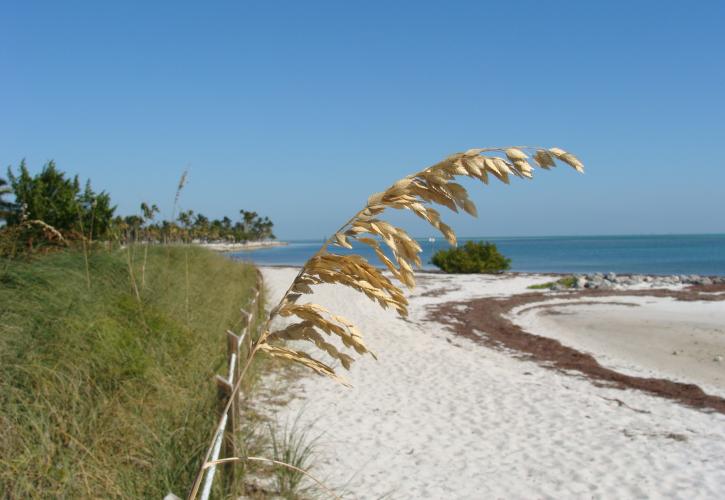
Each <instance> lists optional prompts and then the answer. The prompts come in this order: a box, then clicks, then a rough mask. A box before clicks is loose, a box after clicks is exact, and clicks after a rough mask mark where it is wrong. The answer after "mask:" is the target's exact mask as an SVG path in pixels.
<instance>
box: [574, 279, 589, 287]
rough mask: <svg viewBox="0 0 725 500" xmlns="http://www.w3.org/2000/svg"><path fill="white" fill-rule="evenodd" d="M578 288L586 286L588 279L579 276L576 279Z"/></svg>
mask: <svg viewBox="0 0 725 500" xmlns="http://www.w3.org/2000/svg"><path fill="white" fill-rule="evenodd" d="M575 286H576V287H577V288H586V286H587V279H586V278H584V277H579V278H577V279H576V285H575Z"/></svg>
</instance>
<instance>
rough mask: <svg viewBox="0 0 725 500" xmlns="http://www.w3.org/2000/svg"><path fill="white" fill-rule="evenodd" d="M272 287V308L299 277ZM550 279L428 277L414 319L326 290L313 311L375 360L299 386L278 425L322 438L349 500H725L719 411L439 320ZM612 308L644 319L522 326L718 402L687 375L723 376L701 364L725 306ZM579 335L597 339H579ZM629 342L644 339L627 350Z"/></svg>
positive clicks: (609, 312) (555, 319) (659, 302)
mask: <svg viewBox="0 0 725 500" xmlns="http://www.w3.org/2000/svg"><path fill="white" fill-rule="evenodd" d="M263 273H264V278H265V282H266V286H267V288H268V294H269V301H270V303H276V302H277V300H278V299H279V297H280V296H281V294H282V293H283V292H284V290H286V289H287V287H288V285H289V284H290V282H291V280H292V279H293V278H294V276H295V274H296V269H292V268H263ZM550 279H551V278H550V277H547V276H540V275H539V276H521V275H520V276H512V275H507V276H503V277H486V276H449V275H440V274H426V273H421V274H420V275H419V286H418V288H416V290H415V291H414V292H413V294H412V296H411V300H410V317H409V318H408V319H406V320H403V319H401V318H398V317H396V315H395V314H394V313H392V312H390V311H382V310H380V309H379V308H378V307H377V306H375V305H374V304H372V303H371V302H369V301H368V300H367V299H365V297H363V296H362V295H360V294H358V293H356V292H354V291H352V290H349V289H344V288H340V287H334V286H324V287H321V288H319V289H318V291H316V292H315V294H314V295H313V296H311V298H312V299H313V300H314V301H315V302H319V303H321V304H323V305H325V306H327V307H329V308H330V309H332V310H333V311H335V312H336V313H339V314H342V315H344V316H347V317H348V318H350V319H352V320H353V321H355V322H356V324H357V325H358V326H359V327H360V329H361V330H362V331H363V333H364V335H365V339H366V343H367V344H368V345H369V347H370V348H371V349H372V350H373V351H374V352H375V353H376V354H377V356H378V361H375V360H374V359H372V358H371V357H365V358H362V359H359V360H358V361H357V362H356V363H355V364H354V365H353V367H352V369H351V371H350V372H349V373H345V372H344V370H343V369H342V368H340V371H341V373H343V374H344V375H346V376H347V378H348V380H349V381H350V383H351V384H352V385H353V387H352V388H351V389H348V388H345V387H342V386H340V385H338V384H335V383H334V382H332V381H330V380H327V379H324V378H321V377H319V376H315V375H310V376H306V377H302V378H301V379H300V380H298V381H296V382H294V383H293V386H292V387H290V388H289V389H288V392H289V393H291V394H293V395H294V396H295V398H294V399H293V400H292V401H291V402H290V403H289V404H288V405H287V406H283V407H275V408H274V409H272V408H270V409H268V411H269V412H272V411H273V410H274V411H276V414H275V415H274V417H275V418H276V419H277V421H278V422H279V423H280V424H282V425H283V424H284V423H285V422H291V421H293V420H294V419H295V418H297V417H298V416H300V415H301V417H300V418H301V420H302V421H303V422H306V423H310V424H311V425H312V426H313V427H312V431H311V432H312V435H316V434H318V435H320V439H319V441H318V445H317V455H316V458H315V460H314V464H315V469H313V473H314V474H316V475H317V476H318V477H320V478H322V479H324V480H325V482H326V483H328V484H329V485H331V486H333V487H336V488H339V489H338V491H339V492H342V493H344V497H345V498H365V499H368V498H370V499H374V498H395V499H397V498H400V499H420V498H429V499H482V498H557V499H561V498H688V499H690V498H723V497H725V415H724V414H723V413H721V412H718V411H712V410H702V409H695V408H692V407H688V406H686V405H684V404H681V403H680V402H677V401H673V400H672V399H667V398H664V397H660V396H655V395H652V394H649V393H646V392H643V391H640V390H633V389H625V390H622V389H617V388H613V387H611V386H609V385H607V384H602V383H597V384H595V383H593V381H592V380H589V379H587V378H585V377H583V376H578V375H577V374H572V373H565V372H562V371H561V370H554V369H551V368H548V367H546V366H543V365H542V364H541V363H539V362H536V361H533V360H530V359H528V358H526V357H524V356H521V355H519V353H517V352H516V351H513V350H510V349H501V348H494V347H490V346H487V345H483V344H481V343H479V342H477V341H476V340H475V339H471V338H467V337H463V336H461V335H458V334H456V333H454V332H453V331H452V330H451V328H450V326H446V325H445V324H443V323H442V322H438V321H435V320H432V319H431V318H429V314H430V311H431V309H430V308H431V307H434V306H436V305H437V304H442V303H446V302H452V301H457V302H461V301H467V300H469V299H474V298H480V297H501V298H502V299H504V298H506V297H510V296H511V295H512V294H523V293H531V290H527V288H526V287H527V286H528V285H530V284H534V283H543V282H546V281H549V280H550ZM544 294H545V292H541V296H542V297H544V296H545V295H544ZM562 300H564V297H562ZM608 300H609V299H608ZM617 301H630V302H636V303H637V304H638V306H637V307H626V306H612V305H609V306H606V305H577V306H573V305H560V306H556V308H555V309H550V310H553V311H558V312H563V313H565V314H558V315H557V314H545V313H543V312H542V311H545V310H546V309H545V308H541V309H539V310H537V309H536V308H534V309H529V312H523V313H522V312H521V311H518V312H519V313H520V314H516V311H513V312H512V315H513V316H515V317H516V319H515V321H516V322H520V323H521V324H522V325H525V328H526V329H527V330H535V331H532V333H535V334H537V335H551V336H552V337H556V338H557V339H560V340H561V341H562V342H567V343H571V344H573V346H574V347H577V348H580V349H582V350H586V351H589V352H592V353H594V354H596V357H597V359H599V357H600V355H601V357H602V360H603V361H602V364H606V363H610V364H611V365H612V366H614V367H617V368H620V367H621V368H622V369H631V370H635V371H637V373H650V372H657V373H662V374H666V375H671V376H673V377H678V378H682V379H683V380H688V381H692V382H698V383H699V382H702V386H703V388H707V389H708V390H718V389H722V387H723V386H722V382H721V381H722V379H719V380H720V381H718V374H717V373H715V374H714V375H713V374H712V373H711V372H709V371H708V372H707V373H705V370H704V369H703V370H702V371H697V372H695V371H693V372H692V373H690V372H689V368H688V367H691V366H693V365H692V364H689V365H687V364H686V363H687V359H690V360H691V362H692V363H701V364H703V365H704V364H707V363H709V365H708V366H709V367H712V366H714V365H717V366H716V367H715V368H716V369H717V368H719V369H720V370H725V363H716V362H714V361H712V359H710V360H709V361H708V359H707V358H708V356H710V354H712V356H711V358H712V357H714V356H715V355H716V353H715V352H712V353H708V352H707V351H708V350H710V349H712V350H716V349H720V348H721V347H722V345H723V343H722V342H723V339H722V337H723V335H725V334H724V333H723V330H722V325H723V323H722V322H720V321H721V319H722V318H723V317H725V315H723V310H725V302H711V303H708V304H706V305H705V304H704V303H702V302H699V301H696V302H688V303H679V302H676V301H674V300H668V299H659V298H658V299H656V300H655V299H652V300H650V299H647V298H643V297H634V298H632V297H630V298H621V297H618V298H617ZM457 307H460V308H462V309H465V308H466V306H465V305H460V306H457ZM528 307H530V306H528ZM524 308H525V307H522V309H524ZM537 311H538V312H537ZM703 317H704V318H706V319H702V318H703ZM648 318H649V319H648ZM439 319H440V320H441V321H442V320H443V318H439ZM650 320H651V321H655V320H656V321H655V322H654V323H652V324H650V323H648V321H650ZM718 322H720V323H718ZM632 325H634V326H632ZM650 325H651V326H650ZM693 325H694V326H693ZM655 329H656V330H657V332H660V333H656V332H654V330H655ZM582 331H584V332H587V335H586V336H582V337H580V336H578V335H577V332H582ZM607 331H616V332H619V335H617V336H614V337H612V336H611V335H608V334H607V333H606V332H607ZM625 331H629V332H634V333H630V336H631V341H630V338H629V337H627V336H626V334H625V333H624V332H625ZM689 333H692V335H693V336H692V337H685V338H693V339H699V340H697V341H698V342H699V341H700V340H701V341H703V342H704V341H705V340H706V339H707V341H708V342H710V343H708V344H707V347H705V346H703V350H702V353H699V351H697V352H695V351H693V353H692V355H690V354H689V349H690V347H688V346H691V345H694V344H691V343H688V344H687V345H682V342H681V341H680V340H679V339H680V338H681V337H682V336H683V335H685V336H686V335H687V334H689ZM476 334H480V335H481V336H485V335H487V332H476ZM693 342H694V340H693ZM660 343H662V345H663V346H666V347H661V346H660ZM630 345H631V349H630V348H629V346H630ZM648 345H651V346H660V347H657V349H658V350H660V351H662V352H664V354H662V356H660V357H659V358H657V357H655V358H656V359H657V361H656V362H655V361H652V362H650V361H648V359H649V358H648V355H647V354H648V349H647V346H648ZM667 350H681V351H683V355H682V356H680V355H676V356H672V355H671V354H670V355H669V356H670V357H672V358H677V363H676V364H675V363H673V364H672V365H671V366H669V365H668V363H667V362H666V361H667V360H669V359H670V358H668V357H666V356H665V354H666V351H667ZM684 353H687V354H684ZM682 363H685V364H682ZM267 383H269V384H274V383H275V381H274V380H271V379H270V380H268V381H267Z"/></svg>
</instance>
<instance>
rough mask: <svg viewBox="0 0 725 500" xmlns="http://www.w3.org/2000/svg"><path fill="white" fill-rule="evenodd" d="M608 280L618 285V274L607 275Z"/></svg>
mask: <svg viewBox="0 0 725 500" xmlns="http://www.w3.org/2000/svg"><path fill="white" fill-rule="evenodd" d="M606 278H607V279H608V280H609V281H613V282H615V283H616V282H617V273H607V276H606Z"/></svg>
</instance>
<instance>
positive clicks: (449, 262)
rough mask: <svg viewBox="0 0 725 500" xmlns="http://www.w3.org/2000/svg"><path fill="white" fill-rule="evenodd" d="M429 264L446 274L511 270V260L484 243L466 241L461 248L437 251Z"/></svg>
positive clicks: (490, 244)
mask: <svg viewBox="0 0 725 500" xmlns="http://www.w3.org/2000/svg"><path fill="white" fill-rule="evenodd" d="M431 263H432V264H433V265H434V266H436V267H438V268H439V269H440V270H442V271H444V272H446V273H463V274H472V273H500V272H502V271H506V270H508V269H510V268H511V259H507V258H506V257H504V256H503V255H502V254H501V253H500V252H499V251H498V248H496V245H494V244H493V243H489V242H485V241H468V242H466V244H465V245H463V246H462V247H456V248H448V249H444V250H438V251H437V252H436V253H435V254H434V255H433V258H432V260H431Z"/></svg>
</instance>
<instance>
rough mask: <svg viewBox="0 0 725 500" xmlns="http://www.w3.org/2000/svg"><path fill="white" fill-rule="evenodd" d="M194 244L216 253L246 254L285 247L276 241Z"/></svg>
mask: <svg viewBox="0 0 725 500" xmlns="http://www.w3.org/2000/svg"><path fill="white" fill-rule="evenodd" d="M194 244H196V245H199V246H201V247H204V248H206V249H209V250H214V251H216V252H246V251H252V250H259V249H262V248H271V247H283V246H286V245H287V243H286V242H284V241H276V240H264V241H247V242H244V243H227V242H194Z"/></svg>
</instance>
